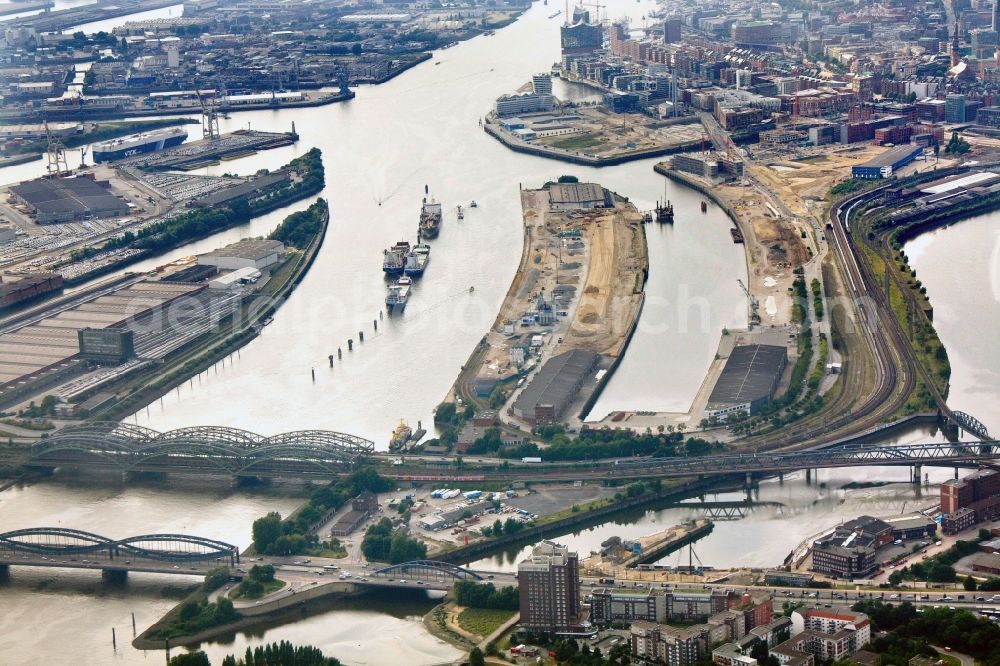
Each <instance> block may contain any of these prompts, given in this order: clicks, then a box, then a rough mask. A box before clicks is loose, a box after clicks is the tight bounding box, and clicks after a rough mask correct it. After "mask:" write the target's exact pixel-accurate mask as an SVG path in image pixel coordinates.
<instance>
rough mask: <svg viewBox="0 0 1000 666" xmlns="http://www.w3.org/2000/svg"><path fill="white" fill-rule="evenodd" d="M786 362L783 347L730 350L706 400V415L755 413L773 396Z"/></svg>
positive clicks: (766, 346) (746, 346)
mask: <svg viewBox="0 0 1000 666" xmlns="http://www.w3.org/2000/svg"><path fill="white" fill-rule="evenodd" d="M787 361H788V358H787V353H786V351H785V348H784V347H782V346H779V345H737V346H736V347H733V351H732V353H731V354H730V355H729V359H728V360H727V361H726V366H725V367H724V368H723V369H722V374H720V375H719V379H718V380H717V381H716V383H715V388H713V389H712V394H711V395H710V396H709V397H708V403H707V405H706V406H705V416H706V417H707V418H712V417H726V416H728V415H729V414H735V413H741V412H742V413H744V414H756V413H758V412H759V411H760V410H761V408H763V407H764V406H766V405H767V404H768V403H770V402H771V398H773V397H774V392H775V391H776V390H777V389H778V383H779V382H780V381H781V373H782V372H784V370H785V364H786V363H787Z"/></svg>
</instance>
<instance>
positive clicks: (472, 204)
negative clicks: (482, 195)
mask: <svg viewBox="0 0 1000 666" xmlns="http://www.w3.org/2000/svg"><path fill="white" fill-rule="evenodd" d="M469 208H479V204H477V203H476V200H475V199H473V200H472V201H471V202H470V203H469Z"/></svg>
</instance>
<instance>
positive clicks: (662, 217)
mask: <svg viewBox="0 0 1000 666" xmlns="http://www.w3.org/2000/svg"><path fill="white" fill-rule="evenodd" d="M656 221H657V222H658V223H659V224H673V223H674V205H673V204H672V203H670V200H669V199H668V200H667V205H666V206H664V205H662V204H661V203H660V202H659V201H657V202H656Z"/></svg>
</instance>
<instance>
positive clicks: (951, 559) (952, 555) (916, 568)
mask: <svg viewBox="0 0 1000 666" xmlns="http://www.w3.org/2000/svg"><path fill="white" fill-rule="evenodd" d="M988 538H990V533H989V531H988V530H980V531H979V538H978V539H977V540H974V541H956V542H955V545H954V546H952V547H951V548H949V549H948V550H946V551H944V552H943V553H938V554H937V555H934V556H933V557H930V558H928V559H926V560H923V561H920V562H914V563H913V564H911V565H909V566H907V567H903V568H901V569H897V570H895V571H893V572H892V573H891V574H889V583H890V584H892V585H899V584H900V583H902V582H903V581H904V580H926V581H930V582H932V583H953V582H955V580H956V575H955V567H954V566H953V565H954V564H955V563H956V562H958V561H959V560H960V559H962V558H963V557H966V556H968V555H971V554H973V553H975V552H976V551H978V550H979V545H978V544H979V542H980V541H983V540H985V539H988ZM972 589H975V588H972Z"/></svg>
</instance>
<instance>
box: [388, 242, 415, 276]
mask: <svg viewBox="0 0 1000 666" xmlns="http://www.w3.org/2000/svg"><path fill="white" fill-rule="evenodd" d="M409 253H410V244H409V243H407V242H406V241H399V242H398V243H396V244H395V245H393V246H392V247H390V248H389V249H388V250H383V251H382V270H383V271H385V272H386V274H387V275H402V274H403V270H404V269H405V268H406V255H408V254H409Z"/></svg>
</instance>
